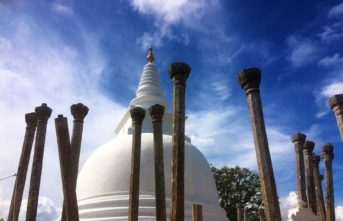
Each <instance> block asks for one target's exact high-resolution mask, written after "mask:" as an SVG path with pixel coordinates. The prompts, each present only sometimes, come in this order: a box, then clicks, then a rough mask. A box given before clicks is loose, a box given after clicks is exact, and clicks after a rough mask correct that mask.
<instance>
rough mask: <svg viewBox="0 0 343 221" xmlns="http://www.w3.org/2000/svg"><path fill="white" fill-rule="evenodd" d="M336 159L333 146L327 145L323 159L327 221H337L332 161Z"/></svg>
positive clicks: (323, 152) (323, 151) (323, 149)
mask: <svg viewBox="0 0 343 221" xmlns="http://www.w3.org/2000/svg"><path fill="white" fill-rule="evenodd" d="M333 157H334V153H333V146H332V145H331V144H329V143H328V144H325V145H324V146H323V147H322V159H323V161H324V166H325V211H326V220H327V221H334V220H335V197H334V189H333V175H332V160H333Z"/></svg>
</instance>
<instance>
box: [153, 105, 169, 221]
mask: <svg viewBox="0 0 343 221" xmlns="http://www.w3.org/2000/svg"><path fill="white" fill-rule="evenodd" d="M149 111H150V115H151V119H152V126H153V130H154V155H155V193H156V194H155V196H156V221H166V220H167V217H166V194H165V185H164V157H163V131H162V119H163V114H164V107H163V106H162V105H159V104H155V105H153V106H151V107H150V109H149Z"/></svg>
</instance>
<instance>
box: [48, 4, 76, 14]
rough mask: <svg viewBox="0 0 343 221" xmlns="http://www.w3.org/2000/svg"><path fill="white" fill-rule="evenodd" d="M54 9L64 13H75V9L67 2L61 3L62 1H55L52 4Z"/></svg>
mask: <svg viewBox="0 0 343 221" xmlns="http://www.w3.org/2000/svg"><path fill="white" fill-rule="evenodd" d="M52 9H53V10H54V11H55V12H57V13H59V14H62V15H72V14H73V9H72V8H71V7H70V6H69V5H66V4H60V3H53V4H52Z"/></svg>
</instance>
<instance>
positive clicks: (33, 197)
mask: <svg viewBox="0 0 343 221" xmlns="http://www.w3.org/2000/svg"><path fill="white" fill-rule="evenodd" d="M35 112H36V115H37V132H36V140H35V148H34V155H33V163H32V171H31V179H30V188H29V198H28V200H27V210H26V220H30V221H35V220H36V216H37V206H38V197H39V188H40V180H41V175H42V167H43V156H44V145H45V137H46V126H47V123H48V119H49V117H50V115H51V112H52V110H51V108H49V107H48V106H47V105H46V104H45V103H44V104H42V105H41V106H39V107H36V109H35Z"/></svg>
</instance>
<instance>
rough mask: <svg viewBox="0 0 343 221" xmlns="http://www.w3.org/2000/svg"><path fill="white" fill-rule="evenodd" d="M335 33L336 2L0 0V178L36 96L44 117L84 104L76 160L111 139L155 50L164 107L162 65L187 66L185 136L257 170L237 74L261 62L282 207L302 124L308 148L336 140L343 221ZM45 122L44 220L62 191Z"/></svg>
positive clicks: (341, 26)
mask: <svg viewBox="0 0 343 221" xmlns="http://www.w3.org/2000/svg"><path fill="white" fill-rule="evenodd" d="M342 40H343V2H342V1H333V0H332V1H315V2H314V1H305V0H304V1H283V2H280V1H278V2H277V1H252V0H250V1H248V0H244V1H223V0H222V1H219V0H198V1H196V0H174V1H170V0H168V1H157V0H121V1H109V0H104V1H90V0H84V1H62V0H61V1H30V2H27V1H24V0H16V1H8V0H7V1H6V0H5V1H1V3H0V58H1V59H0V76H1V81H0V98H1V99H0V114H1V116H2V122H1V124H0V138H1V139H0V144H1V146H2V147H1V149H0V160H1V164H0V174H1V176H7V175H10V174H13V173H14V172H15V171H16V167H17V162H18V159H19V155H20V148H21V142H22V138H23V134H24V128H25V124H24V119H23V116H24V114H25V113H27V112H30V111H32V110H33V109H34V107H35V106H37V105H39V104H40V103H42V102H47V103H48V105H49V106H51V107H52V108H53V110H54V112H53V115H52V118H54V117H55V116H56V115H57V114H59V113H63V114H65V115H67V116H70V115H69V113H68V112H69V106H70V105H71V104H72V103H76V102H80V101H81V102H83V103H85V104H86V105H88V106H89V107H90V110H91V111H90V113H89V116H88V117H87V120H86V126H85V135H84V137H85V138H84V146H83V150H82V156H81V163H84V162H85V160H86V159H87V157H88V156H89V155H90V154H91V153H92V151H94V149H95V148H96V147H97V146H99V145H101V144H102V143H105V142H106V141H108V140H109V139H112V138H113V137H114V133H113V131H114V128H115V126H116V123H118V121H119V120H120V118H121V116H122V115H123V113H124V112H125V110H126V108H127V107H128V105H129V102H130V100H131V99H132V98H133V97H134V96H135V90H136V88H137V85H138V82H139V77H140V74H141V71H142V68H143V66H144V64H145V63H146V53H147V52H146V51H147V48H148V47H149V46H150V45H151V46H152V47H153V48H154V53H155V57H156V60H155V63H156V65H157V66H158V68H159V71H160V76H161V82H162V85H163V89H164V93H165V96H166V98H167V99H168V101H169V102H170V101H171V97H172V90H171V81H170V79H169V77H168V75H167V67H168V65H169V64H170V63H172V62H175V61H184V62H187V63H189V64H190V65H191V66H192V73H191V76H190V78H189V80H188V82H187V83H188V85H187V89H188V90H187V107H186V108H187V115H188V116H189V118H188V121H187V125H186V127H187V134H188V136H190V137H191V138H192V142H193V143H194V144H195V145H196V146H197V147H198V148H199V149H201V151H202V152H203V153H204V155H205V156H206V157H207V159H208V161H209V162H211V163H213V164H215V165H218V166H221V165H229V166H234V165H240V166H245V167H249V168H251V169H253V170H256V169H257V165H256V158H255V152H254V145H253V141H252V133H251V128H250V122H249V114H248V110H247V105H246V99H245V96H244V93H243V91H242V89H241V88H240V86H239V85H238V83H237V80H236V77H237V74H238V72H239V71H240V70H241V69H242V68H246V67H250V66H256V67H259V68H260V69H261V70H262V84H261V96H262V102H263V105H264V106H263V108H264V114H265V121H266V126H267V134H268V138H269V142H270V149H271V154H272V159H273V166H274V172H275V175H276V181H277V189H278V192H279V195H280V200H281V202H282V208H283V210H284V211H286V209H287V208H288V207H289V206H290V205H291V201H292V200H291V197H290V192H291V191H294V190H295V171H294V170H295V162H294V149H293V145H292V143H291V141H290V135H292V134H293V133H295V132H296V131H302V132H304V133H306V134H307V136H308V138H309V139H310V140H313V141H314V142H316V148H315V152H316V153H319V151H320V148H321V146H322V145H323V144H324V143H326V142H330V143H332V144H333V145H334V147H335V150H334V152H335V159H334V161H333V165H334V166H333V167H334V182H335V191H336V192H335V194H336V195H335V197H336V198H335V200H336V206H337V207H338V208H339V209H338V210H337V211H338V213H340V214H341V215H339V216H338V217H337V218H340V219H342V220H343V197H342V194H343V192H342V190H340V189H339V186H342V184H343V162H342V159H343V158H342V156H343V150H342V148H341V146H342V143H341V140H340V137H339V133H338V128H337V126H336V121H335V118H334V115H333V113H332V111H331V110H330V109H329V108H328V106H327V100H328V97H329V96H331V95H333V94H336V93H342V92H343V52H342V51H343V44H342V42H343V41H342ZM52 118H51V119H50V123H49V127H48V137H47V147H46V153H45V160H44V165H45V169H44V170H43V178H42V190H41V196H42V198H41V202H42V203H41V207H42V209H41V211H42V212H41V214H40V217H42V219H43V220H44V219H45V220H47V219H52V218H51V217H53V216H55V215H56V214H57V213H58V209H59V207H60V203H61V197H62V196H61V193H59V192H58V191H51V189H50V188H52V187H54V188H55V189H58V188H61V187H60V184H59V182H60V181H59V179H60V177H59V175H58V173H59V165H58V161H57V156H58V155H57V148H56V140H55V139H56V138H55V134H54V128H53V123H52V122H53V121H52ZM204 125H206V126H204ZM321 169H323V168H321ZM57 171H58V172H57ZM52 174H54V175H52ZM12 185H13V180H6V181H3V182H1V183H0V198H1V200H2V203H0V216H3V215H4V213H6V212H4V211H5V209H6V206H7V204H8V199H9V198H10V196H11V191H12ZM47 217H49V218H47Z"/></svg>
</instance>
